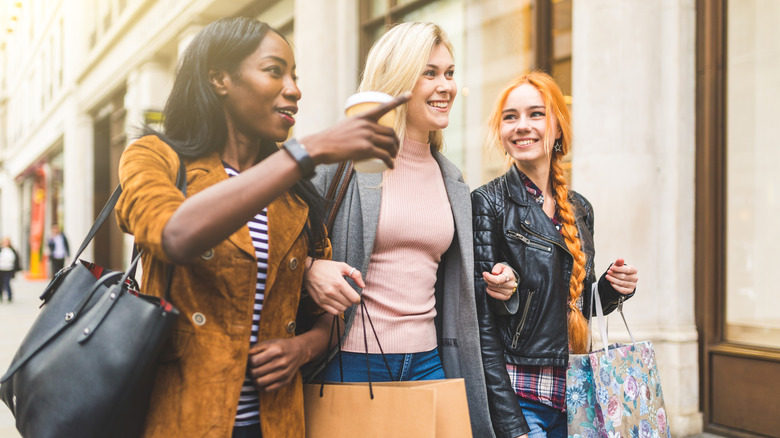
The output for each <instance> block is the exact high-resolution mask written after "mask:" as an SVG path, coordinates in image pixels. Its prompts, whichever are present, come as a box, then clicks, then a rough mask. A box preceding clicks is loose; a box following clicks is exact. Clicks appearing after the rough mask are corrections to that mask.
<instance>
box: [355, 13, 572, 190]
mask: <svg viewBox="0 0 780 438" xmlns="http://www.w3.org/2000/svg"><path fill="white" fill-rule="evenodd" d="M571 3H572V0H515V1H501V0H486V1H482V2H473V1H467V0H363V1H362V2H361V10H360V17H361V38H360V53H361V66H362V65H363V64H364V62H365V57H366V55H367V54H368V51H369V50H370V48H371V45H372V44H373V43H374V42H375V41H376V40H377V39H378V38H379V37H380V36H381V35H383V34H384V32H385V31H386V30H387V29H388V28H389V27H390V26H392V25H393V24H394V23H397V22H401V21H431V22H434V23H436V24H438V25H440V26H441V27H442V28H443V29H444V30H445V31H446V32H447V34H448V35H449V37H450V40H451V41H452V43H453V46H454V48H455V65H456V69H455V78H456V81H457V83H458V88H459V90H458V95H457V97H456V99H455V104H454V106H453V109H452V113H451V116H450V125H449V127H448V128H447V129H445V130H444V141H445V148H444V154H445V155H446V156H447V157H448V158H449V159H450V160H452V161H453V162H454V163H455V164H456V165H457V166H458V167H460V169H461V170H462V171H463V175H464V178H465V180H466V182H467V183H469V185H470V186H471V187H477V186H479V185H481V184H483V183H485V182H487V181H489V180H491V179H493V178H495V177H496V176H498V175H500V174H502V173H503V172H504V171H505V164H504V155H503V153H501V152H499V151H496V150H485V148H484V140H485V136H486V130H485V122H486V120H487V117H488V116H489V114H490V111H491V110H492V109H493V105H494V102H495V99H496V96H497V95H498V93H499V92H500V91H501V90H502V89H503V87H504V86H505V85H506V84H507V83H508V82H509V81H510V80H511V79H512V78H514V77H516V76H518V75H520V74H521V73H523V72H524V71H527V70H530V69H533V68H543V69H545V70H547V71H549V72H551V73H552V74H553V75H554V76H555V77H556V79H557V80H558V82H559V83H560V84H561V88H562V89H563V91H564V93H565V94H567V95H570V94H571ZM569 99H570V98H569Z"/></svg>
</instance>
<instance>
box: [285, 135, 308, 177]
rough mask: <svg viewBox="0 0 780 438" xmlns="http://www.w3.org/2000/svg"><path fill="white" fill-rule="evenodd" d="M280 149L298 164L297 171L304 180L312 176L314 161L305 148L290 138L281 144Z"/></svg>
mask: <svg viewBox="0 0 780 438" xmlns="http://www.w3.org/2000/svg"><path fill="white" fill-rule="evenodd" d="M282 148H284V150H285V151H287V153H288V154H290V156H291V157H292V158H293V160H295V162H296V163H298V169H300V171H301V175H303V177H304V178H311V177H313V176H314V160H312V159H311V156H310V155H309V153H308V152H306V146H304V145H303V144H301V143H298V140H296V139H294V138H291V139H289V140H287V141H286V142H284V144H282Z"/></svg>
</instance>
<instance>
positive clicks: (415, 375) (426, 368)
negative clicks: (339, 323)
mask: <svg viewBox="0 0 780 438" xmlns="http://www.w3.org/2000/svg"><path fill="white" fill-rule="evenodd" d="M385 357H386V358H387V363H388V364H389V365H390V370H391V371H392V373H393V375H392V376H391V375H390V374H388V372H387V366H386V365H385V361H384V360H382V355H381V354H369V355H368V362H369V364H370V366H371V381H372V382H391V381H403V380H436V379H444V378H445V377H444V369H443V368H442V366H441V359H439V350H438V349H436V348H434V349H433V350H431V351H425V352H422V353H406V354H385ZM341 361H342V363H343V369H344V379H343V380H342V379H341V372H340V367H339V355H338V354H337V355H336V356H335V357H334V358H333V360H331V361H330V363H328V366H327V367H326V368H325V370H324V371H323V373H322V374H321V375H320V377H321V378H322V380H325V381H326V382H342V381H343V382H367V381H368V370H367V367H366V353H350V352H346V351H342V352H341Z"/></svg>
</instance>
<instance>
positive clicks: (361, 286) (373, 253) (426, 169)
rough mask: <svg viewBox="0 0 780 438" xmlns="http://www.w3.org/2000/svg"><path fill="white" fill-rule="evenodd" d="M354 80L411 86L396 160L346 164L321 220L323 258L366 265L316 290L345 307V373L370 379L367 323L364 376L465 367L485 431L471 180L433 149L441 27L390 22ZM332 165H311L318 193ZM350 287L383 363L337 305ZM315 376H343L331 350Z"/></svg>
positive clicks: (444, 102) (444, 58) (443, 73)
mask: <svg viewBox="0 0 780 438" xmlns="http://www.w3.org/2000/svg"><path fill="white" fill-rule="evenodd" d="M360 91H381V92H385V93H388V94H390V95H398V94H400V93H403V92H406V91H411V92H412V97H411V99H410V100H409V102H408V103H407V104H406V105H402V106H399V107H398V108H397V115H396V125H395V130H396V133H397V135H398V137H399V139H400V140H401V148H400V151H399V154H398V157H397V158H396V161H395V168H394V169H393V170H390V171H387V172H384V173H377V174H370V173H359V172H358V173H356V174H355V175H354V176H353V178H352V180H351V181H350V184H349V187H348V190H347V192H346V195H345V196H344V201H343V204H342V205H341V208H340V209H339V212H338V215H337V216H336V220H335V224H334V226H333V230H330V238H331V244H332V246H333V259H334V260H341V261H343V262H345V263H344V265H343V266H342V269H343V271H342V274H343V275H347V274H349V273H350V272H351V271H353V268H354V269H355V270H356V271H355V272H353V274H356V273H357V272H361V273H363V274H364V276H365V281H364V282H363V280H362V279H361V280H359V282H352V283H351V285H352V286H353V287H354V288H355V289H356V292H355V293H354V294H342V293H340V292H339V291H336V290H335V289H334V290H333V291H332V293H330V291H324V293H320V294H318V295H317V296H315V297H314V298H315V300H316V301H317V302H318V303H319V304H320V305H321V306H322V307H323V308H324V309H326V310H329V311H330V312H332V313H337V312H341V311H344V310H345V309H346V312H345V317H346V332H345V335H344V338H343V348H342V350H343V351H344V353H343V354H342V360H343V364H344V367H343V369H344V373H343V379H344V380H345V381H366V380H368V372H367V367H366V357H365V348H366V347H365V346H364V344H363V333H364V330H365V331H367V333H368V336H367V338H368V352H369V353H370V354H369V359H370V361H371V367H370V369H371V379H372V380H373V381H380V380H424V379H442V378H445V377H448V378H453V377H463V378H465V381H466V392H467V396H468V402H469V408H470V413H471V421H472V429H473V433H474V436H479V437H489V436H492V431H491V427H490V420H489V414H488V411H487V398H486V392H485V383H484V372H483V368H482V361H481V358H480V347H479V331H478V327H477V315H476V309H475V305H474V284H473V280H472V270H473V258H472V257H473V249H472V239H473V237H472V232H471V203H470V201H469V187H468V186H467V185H466V184H465V182H464V181H463V178H462V176H461V172H460V170H458V168H457V167H456V166H455V165H453V164H452V163H451V162H450V161H449V160H447V159H446V158H445V157H444V156H443V155H442V154H441V149H442V146H443V141H442V132H441V130H442V129H444V128H445V127H447V125H448V124H449V114H450V109H451V108H452V104H453V102H454V99H455V95H456V94H457V85H456V83H455V66H454V61H453V50H452V44H451V43H450V41H449V39H448V37H447V35H446V34H445V33H444V31H443V30H442V29H441V28H439V26H437V25H435V24H432V23H403V24H400V25H397V26H395V27H394V28H392V29H390V30H389V31H388V32H387V33H386V34H385V35H384V36H382V38H380V39H379V40H378V41H377V42H376V44H375V45H374V46H373V48H372V49H371V51H370V53H369V55H368V59H367V61H366V67H365V70H364V72H363V78H362V82H361V84H360ZM334 173H335V166H330V167H325V168H324V169H323V170H322V171H319V170H318V172H317V176H316V177H315V178H314V182H315V185H316V186H317V187H318V189H319V190H320V192H321V193H323V194H324V193H325V191H326V190H327V188H328V186H329V185H330V184H331V181H332V179H333V178H334ZM316 263H318V262H315V265H316ZM504 268H505V269H506V271H507V274H506V275H508V277H509V278H513V276H512V271H511V269H509V268H508V267H506V266H504ZM501 275H505V274H504V273H503V270H502V271H501ZM350 281H351V280H350ZM307 282H308V283H312V282H314V283H316V278H310V279H308V280H307ZM321 289H322V288H321ZM510 289H511V288H510ZM359 294H360V295H362V297H363V300H364V301H365V303H366V306H367V309H368V311H369V314H370V315H371V319H372V321H373V325H374V327H375V328H376V330H377V333H378V337H379V341H380V343H381V347H382V349H383V351H384V353H386V356H387V358H388V360H389V364H390V371H391V374H388V372H387V369H386V367H385V364H384V361H383V360H382V358H381V354H379V353H380V350H379V346H380V345H378V344H377V342H376V341H374V340H373V336H372V332H371V327H365V326H364V325H363V320H362V318H361V317H360V315H359V312H358V311H357V309H356V306H354V305H353V306H351V307H349V308H347V307H348V306H349V305H350V304H352V303H355V302H357V301H359V297H360V295H359ZM356 314H357V317H356ZM366 325H368V323H367V322H366ZM324 377H325V380H328V381H340V380H341V379H342V376H341V373H340V370H339V361H338V360H334V361H333V362H332V363H331V366H329V367H328V368H327V369H326V370H325V373H324Z"/></svg>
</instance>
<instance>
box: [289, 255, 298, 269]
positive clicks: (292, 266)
mask: <svg viewBox="0 0 780 438" xmlns="http://www.w3.org/2000/svg"><path fill="white" fill-rule="evenodd" d="M297 267H298V259H296V258H295V257H293V258H291V259H290V270H291V271H294V270H295V269H296V268H297Z"/></svg>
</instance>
